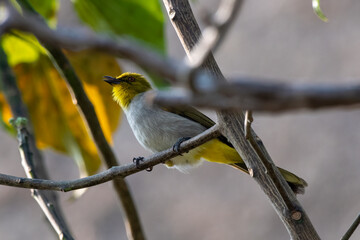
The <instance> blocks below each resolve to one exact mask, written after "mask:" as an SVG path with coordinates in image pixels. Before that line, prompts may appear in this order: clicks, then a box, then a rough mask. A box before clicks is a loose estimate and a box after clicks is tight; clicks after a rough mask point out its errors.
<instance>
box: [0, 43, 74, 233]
mask: <svg viewBox="0 0 360 240" xmlns="http://www.w3.org/2000/svg"><path fill="white" fill-rule="evenodd" d="M0 85H1V89H2V90H3V91H2V92H3V93H4V94H5V97H6V99H7V101H8V103H9V105H10V108H11V111H12V113H13V115H14V117H26V118H27V117H28V112H27V109H26V107H25V105H24V103H23V102H22V99H21V95H20V91H19V89H18V87H17V85H16V80H15V78H14V76H13V74H12V71H11V69H10V67H9V65H8V63H7V57H6V54H5V52H4V51H3V49H2V47H1V46H0ZM18 133H19V142H20V147H19V150H20V153H21V156H22V160H23V161H22V163H23V166H24V170H25V172H26V174H27V175H28V174H29V173H30V172H31V174H32V176H33V177H35V178H45V179H48V175H47V172H46V169H45V167H44V164H43V161H42V158H41V154H40V151H39V150H38V149H37V147H36V145H35V138H34V136H33V135H32V134H31V133H29V132H28V131H27V130H26V129H25V127H22V128H21V129H18ZM25 134H26V135H25ZM32 195H33V196H34V198H35V200H36V201H37V202H38V204H39V205H40V207H41V209H42V210H43V212H44V213H45V215H46V217H47V219H48V220H49V222H50V223H51V225H52V227H53V228H54V230H55V231H56V233H57V234H58V236H59V239H73V238H72V235H71V232H70V230H69V227H68V226H67V224H66V221H65V218H64V217H63V213H62V211H61V208H60V204H59V203H58V200H57V197H56V195H55V193H54V192H44V191H33V190H32Z"/></svg>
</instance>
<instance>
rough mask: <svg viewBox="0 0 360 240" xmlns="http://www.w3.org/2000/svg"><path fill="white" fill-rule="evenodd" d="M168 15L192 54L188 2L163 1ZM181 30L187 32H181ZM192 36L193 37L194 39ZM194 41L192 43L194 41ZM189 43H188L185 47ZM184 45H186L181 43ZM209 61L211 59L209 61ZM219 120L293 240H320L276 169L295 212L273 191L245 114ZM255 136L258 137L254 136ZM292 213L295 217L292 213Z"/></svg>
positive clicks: (193, 23)
mask: <svg viewBox="0 0 360 240" xmlns="http://www.w3.org/2000/svg"><path fill="white" fill-rule="evenodd" d="M163 2H164V4H165V6H166V9H167V10H168V14H169V16H170V19H171V21H172V24H173V26H174V28H175V30H176V31H177V32H178V33H179V32H180V34H178V36H179V38H180V39H181V42H182V43H183V47H184V49H185V51H186V52H187V53H188V55H191V54H190V52H191V50H192V48H193V47H194V46H195V44H196V42H198V39H199V38H200V29H199V28H198V25H197V24H196V20H195V18H194V16H193V13H192V10H191V7H190V5H189V3H188V1H185V0H163ZM169 10H172V11H173V12H176V13H180V16H186V18H172V17H171V14H170V11H169ZM182 29H187V30H186V31H182ZM194 35H195V36H194ZM185 39H187V40H185ZM194 39H196V41H195V42H194V41H193V40H194ZM186 42H190V44H186ZM184 43H185V44H184ZM209 59H210V60H209ZM208 64H210V65H211V68H210V69H208V71H210V72H212V71H211V69H214V68H216V71H214V72H212V73H213V75H214V76H216V77H217V78H219V80H220V81H221V80H223V78H221V72H220V69H218V67H217V65H216V62H215V60H214V59H213V58H208ZM218 120H219V123H220V124H221V127H222V128H223V130H224V131H223V133H224V135H225V136H226V137H228V138H229V140H230V141H231V142H232V143H233V145H234V147H235V149H236V150H237V151H238V152H239V154H240V156H241V157H242V158H243V160H244V162H245V163H246V166H247V167H248V168H249V169H252V172H253V174H252V176H253V177H254V178H255V180H256V181H257V182H258V184H259V185H260V187H261V188H262V190H263V191H264V192H265V193H266V195H267V196H268V197H269V199H270V201H271V203H272V204H273V206H274V208H275V210H276V212H277V214H278V215H279V217H280V218H281V220H282V221H283V223H284V225H285V227H286V228H287V230H288V232H289V234H290V236H291V238H292V239H319V237H318V235H317V233H316V231H315V229H314V227H313V226H312V224H311V222H310V220H309V218H308V217H307V215H306V213H305V211H304V210H303V209H302V208H301V206H300V204H299V203H298V202H297V200H296V197H295V196H294V194H293V193H292V191H291V189H290V187H289V186H288V185H287V183H286V181H285V179H284V178H283V177H282V176H281V174H280V172H279V171H278V169H277V168H274V172H275V174H276V177H277V180H278V181H280V182H281V186H280V187H282V188H283V189H282V191H285V193H286V194H287V196H288V197H289V199H290V201H291V202H292V204H291V205H292V206H296V208H294V209H289V208H288V207H287V204H285V202H284V199H283V198H282V196H281V194H280V193H279V191H278V189H277V188H276V186H275V184H274V181H273V179H271V177H270V176H269V175H268V174H267V173H266V171H267V170H266V168H265V167H264V165H263V164H262V161H261V159H260V158H259V156H258V155H257V154H256V152H255V151H254V149H253V148H252V147H251V145H250V143H249V141H247V140H246V138H245V134H244V126H243V123H244V120H245V119H244V115H243V114H242V113H240V112H225V111H221V112H218ZM254 136H255V137H256V138H257V136H256V134H255V133H254ZM259 148H260V150H261V152H262V153H263V154H264V156H265V157H266V158H267V159H266V160H267V161H269V162H270V164H272V165H274V164H273V162H272V160H271V158H269V157H268V155H267V152H266V149H265V148H264V147H263V146H262V145H259ZM292 211H295V213H296V214H295V215H294V214H293V213H292Z"/></svg>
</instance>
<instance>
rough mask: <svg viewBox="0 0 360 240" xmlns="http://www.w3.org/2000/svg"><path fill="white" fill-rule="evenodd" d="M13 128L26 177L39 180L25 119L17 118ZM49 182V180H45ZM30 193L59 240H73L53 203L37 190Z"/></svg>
mask: <svg viewBox="0 0 360 240" xmlns="http://www.w3.org/2000/svg"><path fill="white" fill-rule="evenodd" d="M13 122H14V123H13V125H14V127H15V128H16V129H17V137H18V141H19V151H20V156H21V159H22V160H21V164H22V165H23V168H24V170H25V173H26V176H27V177H28V178H29V179H31V180H33V179H35V178H39V176H38V175H37V173H36V171H35V169H34V164H33V159H32V152H31V150H30V144H29V132H28V130H27V129H26V124H27V119H26V118H17V119H16V120H14V121H13ZM47 181H51V180H47ZM31 193H32V196H33V198H34V199H35V200H36V202H37V203H38V204H39V206H40V208H41V209H42V211H43V212H44V214H45V216H46V218H47V219H48V220H49V222H50V224H51V226H52V227H53V228H54V230H55V231H56V233H57V235H58V236H59V239H64V240H65V239H66V240H68V239H69V240H70V239H74V238H73V237H72V236H71V233H70V231H69V229H68V228H67V227H66V226H64V223H63V222H64V220H63V219H62V216H61V215H58V214H59V212H58V210H57V209H55V208H54V207H53V203H52V202H51V201H50V199H49V198H48V197H47V196H46V195H45V194H44V193H43V192H41V191H39V190H37V189H31Z"/></svg>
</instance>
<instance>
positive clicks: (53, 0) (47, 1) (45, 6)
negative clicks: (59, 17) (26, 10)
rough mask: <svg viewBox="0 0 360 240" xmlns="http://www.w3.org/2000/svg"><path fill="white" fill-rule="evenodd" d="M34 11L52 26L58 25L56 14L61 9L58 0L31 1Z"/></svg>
mask: <svg viewBox="0 0 360 240" xmlns="http://www.w3.org/2000/svg"><path fill="white" fill-rule="evenodd" d="M29 2H30V4H31V5H32V6H33V7H34V9H35V10H36V11H37V12H38V13H39V14H40V15H41V16H43V17H44V18H45V19H46V20H47V21H48V23H49V24H50V25H51V26H53V27H54V26H55V24H56V13H57V10H58V8H59V3H58V1H57V0H29Z"/></svg>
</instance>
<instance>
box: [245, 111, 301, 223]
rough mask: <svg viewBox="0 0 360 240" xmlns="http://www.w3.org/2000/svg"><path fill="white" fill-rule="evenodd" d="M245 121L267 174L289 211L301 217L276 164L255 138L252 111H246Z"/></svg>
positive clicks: (248, 135)
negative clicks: (278, 173) (276, 169)
mask: <svg viewBox="0 0 360 240" xmlns="http://www.w3.org/2000/svg"><path fill="white" fill-rule="evenodd" d="M244 122H245V126H244V129H245V132H244V134H245V138H246V139H247V140H248V141H249V142H250V144H251V146H252V147H253V148H254V150H255V152H256V154H257V155H258V156H259V159H260V160H261V162H262V164H263V165H264V167H265V172H266V173H267V174H269V176H270V178H271V179H272V180H273V182H274V184H275V186H276V189H277V190H278V191H279V194H280V195H281V198H282V199H283V200H284V203H285V205H286V207H287V209H289V211H290V212H291V214H292V215H294V216H296V217H300V218H301V213H300V212H298V211H297V209H298V208H299V207H298V205H297V204H296V203H295V202H293V201H292V200H291V198H290V197H289V196H288V194H287V192H286V190H285V189H284V188H283V186H282V183H281V181H280V180H279V179H278V177H277V176H276V173H275V171H274V167H275V166H274V164H271V162H269V161H268V159H267V158H266V156H265V154H264V153H263V152H262V150H261V148H260V147H259V145H258V143H257V141H256V140H255V138H254V136H253V135H252V133H251V124H252V122H253V118H252V112H251V111H246V113H245V121H244ZM299 214H300V215H299Z"/></svg>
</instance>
